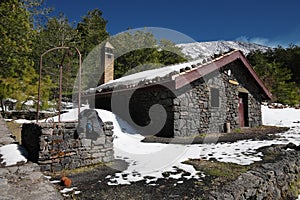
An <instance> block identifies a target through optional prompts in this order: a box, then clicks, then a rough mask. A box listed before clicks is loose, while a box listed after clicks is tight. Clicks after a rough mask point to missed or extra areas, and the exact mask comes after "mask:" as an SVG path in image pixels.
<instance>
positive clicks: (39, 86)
mask: <svg viewBox="0 0 300 200" xmlns="http://www.w3.org/2000/svg"><path fill="white" fill-rule="evenodd" d="M42 67H43V54H42V55H41V58H40V75H39V85H38V102H37V111H36V123H38V121H39V117H40V116H39V113H40V101H41V82H42Z"/></svg>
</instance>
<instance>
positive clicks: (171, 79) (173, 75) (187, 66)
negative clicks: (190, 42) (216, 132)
mask: <svg viewBox="0 0 300 200" xmlns="http://www.w3.org/2000/svg"><path fill="white" fill-rule="evenodd" d="M237 59H240V60H241V61H242V63H243V66H244V67H245V68H246V69H247V70H248V72H249V73H250V75H251V76H252V77H253V79H254V80H255V81H256V82H257V84H258V85H259V86H260V88H261V89H262V91H263V93H264V98H265V99H271V98H272V94H271V93H270V91H269V90H268V89H267V88H266V86H265V85H264V83H263V82H262V81H261V79H260V78H259V77H258V76H257V74H256V73H255V71H254V70H253V68H252V66H251V65H250V63H249V62H248V61H247V59H246V57H245V56H244V54H243V53H242V52H241V51H239V50H231V51H229V52H227V53H224V54H218V55H217V54H215V55H214V56H212V57H207V58H202V59H198V60H195V61H191V62H186V63H181V64H175V65H171V66H165V67H162V68H158V69H152V70H147V71H142V72H139V73H135V74H131V75H128V76H124V77H121V78H119V79H115V80H112V81H110V82H108V83H105V84H102V85H100V86H98V87H96V88H91V89H89V90H87V91H86V92H85V94H87V95H88V94H93V93H95V92H100V93H101V92H110V91H119V90H124V89H131V88H137V87H148V86H151V85H156V84H162V83H172V84H173V86H174V89H179V88H181V87H183V86H185V85H187V84H189V83H191V82H192V81H195V80H197V79H199V78H201V77H203V76H205V75H207V74H209V73H211V72H214V71H216V70H219V69H220V68H222V67H223V66H225V65H227V64H229V63H231V62H233V61H235V60H237Z"/></svg>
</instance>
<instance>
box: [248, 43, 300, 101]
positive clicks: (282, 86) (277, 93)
mask: <svg viewBox="0 0 300 200" xmlns="http://www.w3.org/2000/svg"><path fill="white" fill-rule="evenodd" d="M277 50H278V51H277ZM284 51H285V50H283V49H282V48H278V49H275V50H269V51H267V52H265V53H262V52H259V51H258V52H253V53H251V54H249V55H248V59H249V61H250V63H251V64H252V66H253V68H254V70H255V71H256V73H257V74H258V75H259V76H260V78H261V79H262V80H263V82H264V83H265V85H266V86H267V88H269V90H270V91H271V93H272V94H273V97H274V99H273V101H275V102H279V103H284V104H291V105H295V104H299V101H300V96H299V88H298V87H297V85H296V83H295V82H294V81H293V80H292V72H291V70H290V69H289V68H288V67H287V65H286V64H285V63H284V62H283V60H282V59H281V58H283V57H281V56H278V54H281V55H284V54H285V53H284ZM282 53H284V54H282ZM284 57H285V58H287V56H284Z"/></svg>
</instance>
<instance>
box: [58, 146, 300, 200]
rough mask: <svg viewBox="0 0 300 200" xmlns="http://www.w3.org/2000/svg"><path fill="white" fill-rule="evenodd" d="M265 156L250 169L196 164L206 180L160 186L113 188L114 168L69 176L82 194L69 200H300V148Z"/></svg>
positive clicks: (169, 181) (139, 184) (277, 150)
mask: <svg viewBox="0 0 300 200" xmlns="http://www.w3.org/2000/svg"><path fill="white" fill-rule="evenodd" d="M260 151H262V152H263V153H264V155H265V156H264V160H263V161H261V162H257V163H255V164H252V165H250V166H240V165H236V164H232V163H220V162H217V161H214V160H210V161H205V160H190V161H187V162H188V163H189V164H192V165H193V166H194V167H195V168H196V169H197V170H199V171H204V173H205V174H206V176H205V177H203V178H202V179H201V180H195V179H190V180H187V179H184V178H181V179H179V180H175V179H172V178H168V176H169V174H165V178H164V179H159V180H158V181H156V182H155V185H154V186H153V185H149V184H146V183H145V181H139V182H136V183H132V184H131V185H117V186H109V185H108V184H107V183H108V179H107V178H106V177H107V176H108V175H111V174H113V173H115V172H117V171H116V170H114V168H115V167H109V166H98V167H94V168H93V169H89V170H86V171H84V172H80V173H72V172H69V177H70V178H71V179H72V181H73V186H74V187H76V188H77V189H78V190H80V191H81V193H80V194H78V195H76V196H75V195H70V196H69V197H65V199H75V198H76V199H149V200H150V199H211V200H216V199H226V200H230V199H232V200H234V199H272V200H273V199H296V197H297V195H298V194H299V192H300V181H299V180H300V175H299V172H300V147H297V146H295V145H293V144H289V145H276V146H272V147H266V148H262V149H260ZM116 162H117V164H120V163H121V164H122V161H116ZM179 182H180V183H179ZM57 188H58V189H62V187H61V186H57Z"/></svg>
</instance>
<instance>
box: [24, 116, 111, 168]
mask: <svg viewBox="0 0 300 200" xmlns="http://www.w3.org/2000/svg"><path fill="white" fill-rule="evenodd" d="M76 127H77V124H76V123H32V124H23V127H22V145H23V146H24V147H25V148H26V150H27V151H28V154H29V158H28V159H29V160H30V161H33V162H36V163H38V164H39V165H40V167H41V170H42V171H61V170H63V169H74V168H78V167H83V166H87V165H91V164H96V163H99V162H111V161H112V160H113V159H114V157H113V137H112V135H113V125H112V122H105V123H104V126H103V130H104V131H103V134H102V135H100V136H98V137H97V138H96V139H88V138H87V137H85V136H84V134H80V135H78V134H77V131H76Z"/></svg>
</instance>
